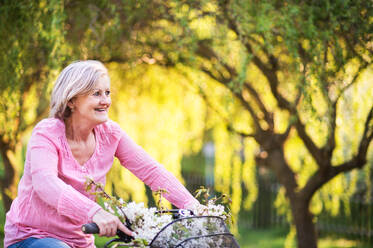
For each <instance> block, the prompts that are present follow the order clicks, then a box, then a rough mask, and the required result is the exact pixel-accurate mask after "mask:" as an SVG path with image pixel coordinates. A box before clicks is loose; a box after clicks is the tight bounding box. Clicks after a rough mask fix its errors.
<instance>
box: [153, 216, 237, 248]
mask: <svg viewBox="0 0 373 248" xmlns="http://www.w3.org/2000/svg"><path fill="white" fill-rule="evenodd" d="M149 246H150V247H152V248H161V247H162V248H166V247H169V248H171V247H172V248H192V247H201V248H210V247H233V248H236V247H239V245H238V243H237V241H236V240H235V238H234V236H233V235H232V234H231V233H230V232H229V230H228V228H227V227H226V225H225V223H224V220H223V219H222V218H221V217H217V216H190V217H184V218H180V219H176V220H174V221H172V222H171V223H169V224H167V225H166V226H165V227H163V228H162V229H161V231H160V232H159V233H158V234H157V235H156V236H155V237H154V238H153V240H152V242H151V243H150V244H149Z"/></svg>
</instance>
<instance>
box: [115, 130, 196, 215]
mask: <svg viewBox="0 0 373 248" xmlns="http://www.w3.org/2000/svg"><path fill="white" fill-rule="evenodd" d="M115 156H116V157H117V158H118V159H119V161H120V163H121V164H122V165H123V166H125V167H126V168H127V169H129V170H130V171H131V172H132V173H133V174H134V175H135V176H137V177H138V178H139V179H140V180H142V181H143V182H144V183H145V184H146V185H148V186H149V187H150V188H151V190H153V191H156V190H159V189H165V190H166V191H167V192H168V193H166V194H165V195H164V196H165V198H166V199H167V200H169V201H170V202H171V203H172V204H174V205H175V206H176V207H178V208H191V207H192V206H194V205H195V204H198V201H197V200H196V199H195V198H194V197H193V196H192V195H191V194H190V193H189V191H188V190H187V189H186V188H185V187H184V186H183V185H182V184H181V183H180V182H179V181H178V180H177V179H176V178H175V176H174V175H172V174H171V173H170V172H169V171H167V170H166V169H165V168H164V167H163V166H162V165H161V164H159V163H158V162H157V161H155V160H154V159H153V158H151V157H150V155H149V154H147V153H146V152H145V151H144V150H143V149H142V148H141V147H140V146H139V145H137V144H136V143H135V142H134V141H133V140H132V139H131V138H130V137H129V136H128V135H127V134H126V133H125V132H123V131H121V137H120V140H119V144H118V147H117V150H116V153H115Z"/></svg>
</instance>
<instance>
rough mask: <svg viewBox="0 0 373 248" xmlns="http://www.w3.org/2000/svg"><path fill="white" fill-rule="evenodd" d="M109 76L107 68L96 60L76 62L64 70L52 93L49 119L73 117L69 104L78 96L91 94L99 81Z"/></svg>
mask: <svg viewBox="0 0 373 248" xmlns="http://www.w3.org/2000/svg"><path fill="white" fill-rule="evenodd" d="M102 76H107V77H109V75H108V71H107V69H106V67H105V66H104V65H103V64H102V63H101V62H99V61H96V60H85V61H75V62H73V63H71V64H70V65H68V66H67V67H66V68H65V69H63V70H62V72H61V73H60V75H59V76H58V78H57V80H56V82H55V84H54V87H53V91H52V98H51V105H50V114H49V117H54V118H58V119H61V120H63V119H66V118H68V117H70V115H71V109H70V107H69V106H67V103H68V102H69V101H70V100H71V99H73V98H74V97H75V96H77V95H82V94H87V93H88V92H90V91H91V90H92V89H93V87H94V86H95V83H96V82H97V80H98V79H99V78H100V77H102Z"/></svg>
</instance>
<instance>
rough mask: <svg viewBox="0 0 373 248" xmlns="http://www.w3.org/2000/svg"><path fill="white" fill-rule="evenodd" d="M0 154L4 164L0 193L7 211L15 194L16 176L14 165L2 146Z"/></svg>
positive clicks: (0, 180)
mask: <svg viewBox="0 0 373 248" xmlns="http://www.w3.org/2000/svg"><path fill="white" fill-rule="evenodd" d="M0 154H1V159H2V162H3V165H4V176H3V177H2V178H1V179H0V184H1V195H2V200H3V205H4V210H5V212H8V211H9V209H10V205H11V204H12V201H13V199H14V198H15V197H16V196H17V177H16V170H15V166H14V165H13V164H12V163H11V161H10V159H9V157H8V155H7V150H6V149H5V148H4V147H0Z"/></svg>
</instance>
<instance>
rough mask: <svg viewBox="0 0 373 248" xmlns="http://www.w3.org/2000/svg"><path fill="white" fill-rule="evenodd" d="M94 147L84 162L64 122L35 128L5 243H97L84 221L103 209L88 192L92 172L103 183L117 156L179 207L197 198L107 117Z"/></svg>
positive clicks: (54, 121) (51, 121)
mask: <svg viewBox="0 0 373 248" xmlns="http://www.w3.org/2000/svg"><path fill="white" fill-rule="evenodd" d="M94 131H95V138H96V148H95V151H94V153H93V155H92V157H91V158H90V159H89V160H88V161H87V162H86V163H85V164H84V165H80V164H79V163H78V162H77V161H76V160H75V158H74V157H73V155H72V152H71V150H70V147H69V145H68V143H67V139H66V135H65V124H64V122H63V121H61V120H59V119H55V118H49V119H44V120H43V121H41V122H39V123H38V124H37V125H36V127H35V128H34V130H33V133H32V136H31V139H30V141H29V144H28V147H27V154H26V160H25V166H24V174H23V176H22V178H21V181H20V182H19V186H18V196H17V198H16V199H15V200H14V201H13V203H12V206H11V209H10V211H9V212H8V213H7V215H6V223H5V228H4V229H5V230H4V231H5V239H4V247H8V246H9V245H11V244H13V243H16V242H18V241H21V240H24V239H26V238H29V237H36V238H43V237H52V238H57V239H59V240H62V241H64V242H65V243H67V244H68V245H69V246H71V247H74V248H75V247H77V248H78V247H95V245H94V236H93V235H87V234H84V233H83V232H82V231H81V226H82V225H83V224H85V223H89V222H91V221H92V216H93V215H94V214H95V213H96V212H97V211H98V210H99V209H100V208H101V207H100V206H99V205H98V204H97V203H96V202H95V201H94V197H93V196H92V195H90V194H88V193H87V192H86V191H85V187H84V183H85V181H86V178H87V177H88V176H89V177H91V178H93V179H94V180H95V181H96V182H101V183H103V184H105V180H106V174H107V172H108V171H109V169H110V168H111V166H112V163H113V160H114V156H116V157H117V158H118V159H119V161H120V163H121V164H122V165H123V166H124V167H126V168H127V169H129V170H130V171H131V172H132V173H133V174H135V175H136V176H137V177H138V178H140V179H141V180H142V181H144V182H145V183H146V184H147V185H149V186H150V188H151V189H152V190H158V189H159V188H163V189H166V190H167V191H168V192H169V193H168V194H167V195H165V198H166V199H168V200H169V201H170V202H171V203H173V204H174V205H175V206H177V207H178V208H188V207H191V206H193V205H194V204H197V203H198V202H197V200H196V199H194V198H193V196H192V195H191V194H190V193H189V192H188V191H187V190H186V189H185V188H184V186H183V185H182V184H181V183H180V182H179V181H178V180H177V179H176V178H175V177H174V176H173V175H172V174H171V173H170V172H168V171H167V170H166V169H165V168H164V167H163V166H162V165H160V164H159V163H157V162H156V161H155V160H154V159H152V158H151V157H150V156H149V155H148V154H147V153H146V152H145V151H144V150H143V149H142V148H141V147H140V146H138V145H137V144H135V143H134V142H133V141H132V140H131V139H130V138H129V137H128V136H127V134H126V133H125V132H124V131H122V130H121V128H120V127H119V125H118V124H116V123H115V122H113V121H107V122H105V123H103V124H101V125H98V126H96V127H95V129H94Z"/></svg>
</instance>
